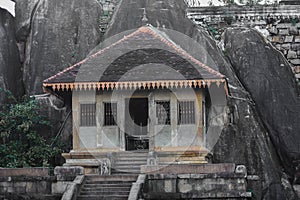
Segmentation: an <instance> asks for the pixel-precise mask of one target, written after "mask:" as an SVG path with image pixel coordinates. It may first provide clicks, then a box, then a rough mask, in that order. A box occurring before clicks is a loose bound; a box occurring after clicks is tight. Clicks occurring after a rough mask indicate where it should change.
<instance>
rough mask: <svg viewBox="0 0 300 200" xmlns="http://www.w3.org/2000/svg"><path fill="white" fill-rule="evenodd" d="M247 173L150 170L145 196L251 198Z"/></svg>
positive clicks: (148, 197) (168, 197)
mask: <svg viewBox="0 0 300 200" xmlns="http://www.w3.org/2000/svg"><path fill="white" fill-rule="evenodd" d="M246 186H247V184H246V179H245V177H244V175H243V174H235V173H224V174H149V175H148V180H147V181H146V183H145V187H144V197H145V199H200V198H201V199H206V198H212V199H213V198H220V199H225V198H226V199H227V198H230V199H251V193H250V192H246Z"/></svg>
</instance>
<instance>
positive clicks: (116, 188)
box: [81, 185, 131, 192]
mask: <svg viewBox="0 0 300 200" xmlns="http://www.w3.org/2000/svg"><path fill="white" fill-rule="evenodd" d="M107 189H109V190H111V191H130V189H131V185H130V186H122V185H119V186H111V187H103V186H95V187H83V188H82V189H81V191H82V192H88V191H106V190H107Z"/></svg>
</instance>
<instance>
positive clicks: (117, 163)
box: [115, 160, 147, 166]
mask: <svg viewBox="0 0 300 200" xmlns="http://www.w3.org/2000/svg"><path fill="white" fill-rule="evenodd" d="M145 164H147V161H145V160H139V161H130V160H126V161H125V160H124V161H120V160H118V161H116V162H115V165H116V166H120V165H129V166H132V165H145Z"/></svg>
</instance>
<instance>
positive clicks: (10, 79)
mask: <svg viewBox="0 0 300 200" xmlns="http://www.w3.org/2000/svg"><path fill="white" fill-rule="evenodd" d="M14 27H15V23H14V18H13V17H12V16H11V15H10V14H9V12H8V11H6V10H4V9H1V8H0V88H3V89H5V90H9V91H11V92H12V94H13V95H14V96H16V97H20V96H21V95H22V94H23V84H22V73H21V63H20V56H19V52H18V47H17V43H16V37H15V28H14ZM4 100H6V95H5V94H4V93H2V92H1V93H0V104H1V102H3V101H4Z"/></svg>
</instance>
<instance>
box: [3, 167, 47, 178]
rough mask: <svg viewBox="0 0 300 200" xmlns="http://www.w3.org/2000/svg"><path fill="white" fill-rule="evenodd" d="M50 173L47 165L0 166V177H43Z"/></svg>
mask: <svg viewBox="0 0 300 200" xmlns="http://www.w3.org/2000/svg"><path fill="white" fill-rule="evenodd" d="M49 173H50V171H49V168H47V167H35V168H0V177H9V176H40V177H45V176H48V175H49Z"/></svg>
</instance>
